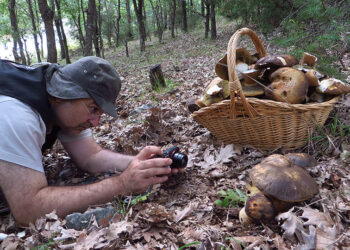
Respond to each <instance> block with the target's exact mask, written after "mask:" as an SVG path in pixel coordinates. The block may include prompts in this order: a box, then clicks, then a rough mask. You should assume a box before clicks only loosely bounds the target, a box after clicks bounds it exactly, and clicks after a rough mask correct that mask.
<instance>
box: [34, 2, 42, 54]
mask: <svg viewBox="0 0 350 250" xmlns="http://www.w3.org/2000/svg"><path fill="white" fill-rule="evenodd" d="M34 6H35V8H34V10H35V18H36V23H38V24H39V26H38V34H39V37H40V53H41V58H44V39H43V34H42V32H41V29H40V18H39V12H38V9H39V7H38V2H37V0H34Z"/></svg>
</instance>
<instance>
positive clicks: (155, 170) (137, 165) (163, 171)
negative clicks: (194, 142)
mask: <svg viewBox="0 0 350 250" xmlns="http://www.w3.org/2000/svg"><path fill="white" fill-rule="evenodd" d="M161 154H162V151H161V149H160V148H159V147H156V146H147V147H145V148H143V149H142V150H141V151H140V153H139V154H137V155H136V157H135V158H134V159H133V160H132V161H131V162H130V164H129V166H128V168H127V169H126V170H125V171H124V172H123V173H122V174H121V175H120V176H119V178H120V179H121V181H122V184H123V187H124V191H125V195H130V194H136V193H140V192H144V191H145V190H147V188H148V187H150V186H151V185H154V184H159V183H163V182H165V181H167V180H168V176H167V175H169V174H170V173H171V168H170V167H167V166H170V165H171V163H172V160H171V159H169V158H154V157H155V156H156V155H161Z"/></svg>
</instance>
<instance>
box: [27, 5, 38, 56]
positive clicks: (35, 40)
mask: <svg viewBox="0 0 350 250" xmlns="http://www.w3.org/2000/svg"><path fill="white" fill-rule="evenodd" d="M27 4H28V10H29V15H30V19H31V21H32V26H33V38H34V46H35V52H36V57H37V60H38V62H41V57H40V49H39V43H38V36H37V33H38V31H37V28H36V23H35V16H34V12H33V6H32V1H31V0H27Z"/></svg>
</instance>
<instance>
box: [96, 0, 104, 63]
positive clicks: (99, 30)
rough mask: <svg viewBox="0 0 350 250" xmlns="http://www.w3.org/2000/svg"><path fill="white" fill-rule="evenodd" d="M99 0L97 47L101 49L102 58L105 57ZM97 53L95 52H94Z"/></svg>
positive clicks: (99, 3)
mask: <svg viewBox="0 0 350 250" xmlns="http://www.w3.org/2000/svg"><path fill="white" fill-rule="evenodd" d="M101 7H102V5H101V0H98V39H99V47H100V51H101V56H102V58H105V49H104V44H103V38H102V17H101ZM96 53H97V52H96Z"/></svg>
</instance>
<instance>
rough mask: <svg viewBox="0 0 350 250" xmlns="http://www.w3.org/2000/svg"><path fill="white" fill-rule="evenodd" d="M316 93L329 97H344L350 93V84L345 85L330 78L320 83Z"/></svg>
mask: <svg viewBox="0 0 350 250" xmlns="http://www.w3.org/2000/svg"><path fill="white" fill-rule="evenodd" d="M316 91H317V92H319V93H323V94H328V95H342V94H346V93H350V84H345V83H344V82H342V81H340V80H338V79H335V78H328V79H325V80H322V81H321V82H320V84H319V86H318V87H317V88H316Z"/></svg>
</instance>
